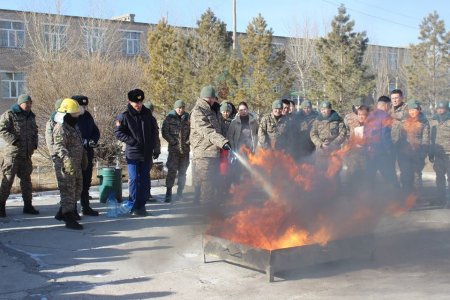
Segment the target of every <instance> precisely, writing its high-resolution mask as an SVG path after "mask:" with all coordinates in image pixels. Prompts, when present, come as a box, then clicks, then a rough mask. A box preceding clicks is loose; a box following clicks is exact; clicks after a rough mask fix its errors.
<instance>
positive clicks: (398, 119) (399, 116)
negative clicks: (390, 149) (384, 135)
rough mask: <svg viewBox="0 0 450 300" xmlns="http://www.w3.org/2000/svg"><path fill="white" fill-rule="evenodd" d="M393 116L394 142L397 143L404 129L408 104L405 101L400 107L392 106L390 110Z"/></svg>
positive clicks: (392, 131) (392, 130)
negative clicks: (403, 122) (403, 123)
mask: <svg viewBox="0 0 450 300" xmlns="http://www.w3.org/2000/svg"><path fill="white" fill-rule="evenodd" d="M389 113H390V115H391V117H392V121H393V122H392V129H391V134H392V142H393V143H394V144H396V143H397V142H398V140H399V139H400V131H401V130H402V120H403V119H405V118H406V116H407V115H408V106H407V104H406V103H405V102H403V103H402V104H401V105H400V106H399V107H393V106H392V107H391V110H390V111H389Z"/></svg>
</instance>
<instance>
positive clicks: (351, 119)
mask: <svg viewBox="0 0 450 300" xmlns="http://www.w3.org/2000/svg"><path fill="white" fill-rule="evenodd" d="M344 124H345V127H347V134H348V136H352V135H353V131H354V130H355V128H356V127H358V126H360V124H359V121H358V115H357V114H355V113H354V112H351V113H348V114H346V115H345V116H344Z"/></svg>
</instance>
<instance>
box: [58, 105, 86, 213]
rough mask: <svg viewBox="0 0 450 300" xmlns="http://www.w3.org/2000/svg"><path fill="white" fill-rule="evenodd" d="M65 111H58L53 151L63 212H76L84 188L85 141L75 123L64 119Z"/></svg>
mask: <svg viewBox="0 0 450 300" xmlns="http://www.w3.org/2000/svg"><path fill="white" fill-rule="evenodd" d="M64 116H65V113H60V112H58V113H57V114H56V116H55V121H56V124H55V126H54V128H53V143H54V144H53V152H54V164H55V172H56V179H57V180H58V188H59V191H60V194H61V211H62V214H63V215H64V214H67V213H71V212H74V210H75V207H76V203H77V200H78V199H79V198H80V195H81V190H82V188H83V176H82V162H83V152H84V148H83V142H82V139H81V133H80V131H79V130H78V128H77V127H76V126H75V125H73V126H72V125H69V124H67V122H66V121H64Z"/></svg>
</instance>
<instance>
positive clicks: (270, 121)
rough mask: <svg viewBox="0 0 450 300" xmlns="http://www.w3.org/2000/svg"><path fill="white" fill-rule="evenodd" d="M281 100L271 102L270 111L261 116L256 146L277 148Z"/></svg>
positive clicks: (281, 110)
mask: <svg viewBox="0 0 450 300" xmlns="http://www.w3.org/2000/svg"><path fill="white" fill-rule="evenodd" d="M282 113H283V102H282V101H281V100H275V101H273V103H272V112H271V113H270V114H267V115H265V116H263V117H262V118H261V121H260V122H259V128H258V146H259V147H261V148H263V149H275V148H277V139H278V138H279V136H280V127H283V122H281V119H282V118H283V114H282Z"/></svg>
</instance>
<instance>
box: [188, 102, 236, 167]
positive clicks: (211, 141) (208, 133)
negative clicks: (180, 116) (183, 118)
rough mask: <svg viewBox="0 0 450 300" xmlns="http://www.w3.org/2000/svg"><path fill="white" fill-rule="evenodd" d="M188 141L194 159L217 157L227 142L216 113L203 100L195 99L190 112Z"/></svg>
mask: <svg viewBox="0 0 450 300" xmlns="http://www.w3.org/2000/svg"><path fill="white" fill-rule="evenodd" d="M189 141H190V142H191V147H192V152H193V156H194V158H201V157H219V151H220V149H221V148H222V147H223V145H225V144H226V143H227V142H228V140H227V139H226V138H225V137H224V136H223V135H222V128H221V124H220V121H219V117H218V115H217V113H216V112H215V111H214V110H212V109H211V107H210V105H209V103H208V102H206V101H205V100H203V99H197V102H196V103H195V106H194V108H193V109H192V111H191V134H190V137H189Z"/></svg>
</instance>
